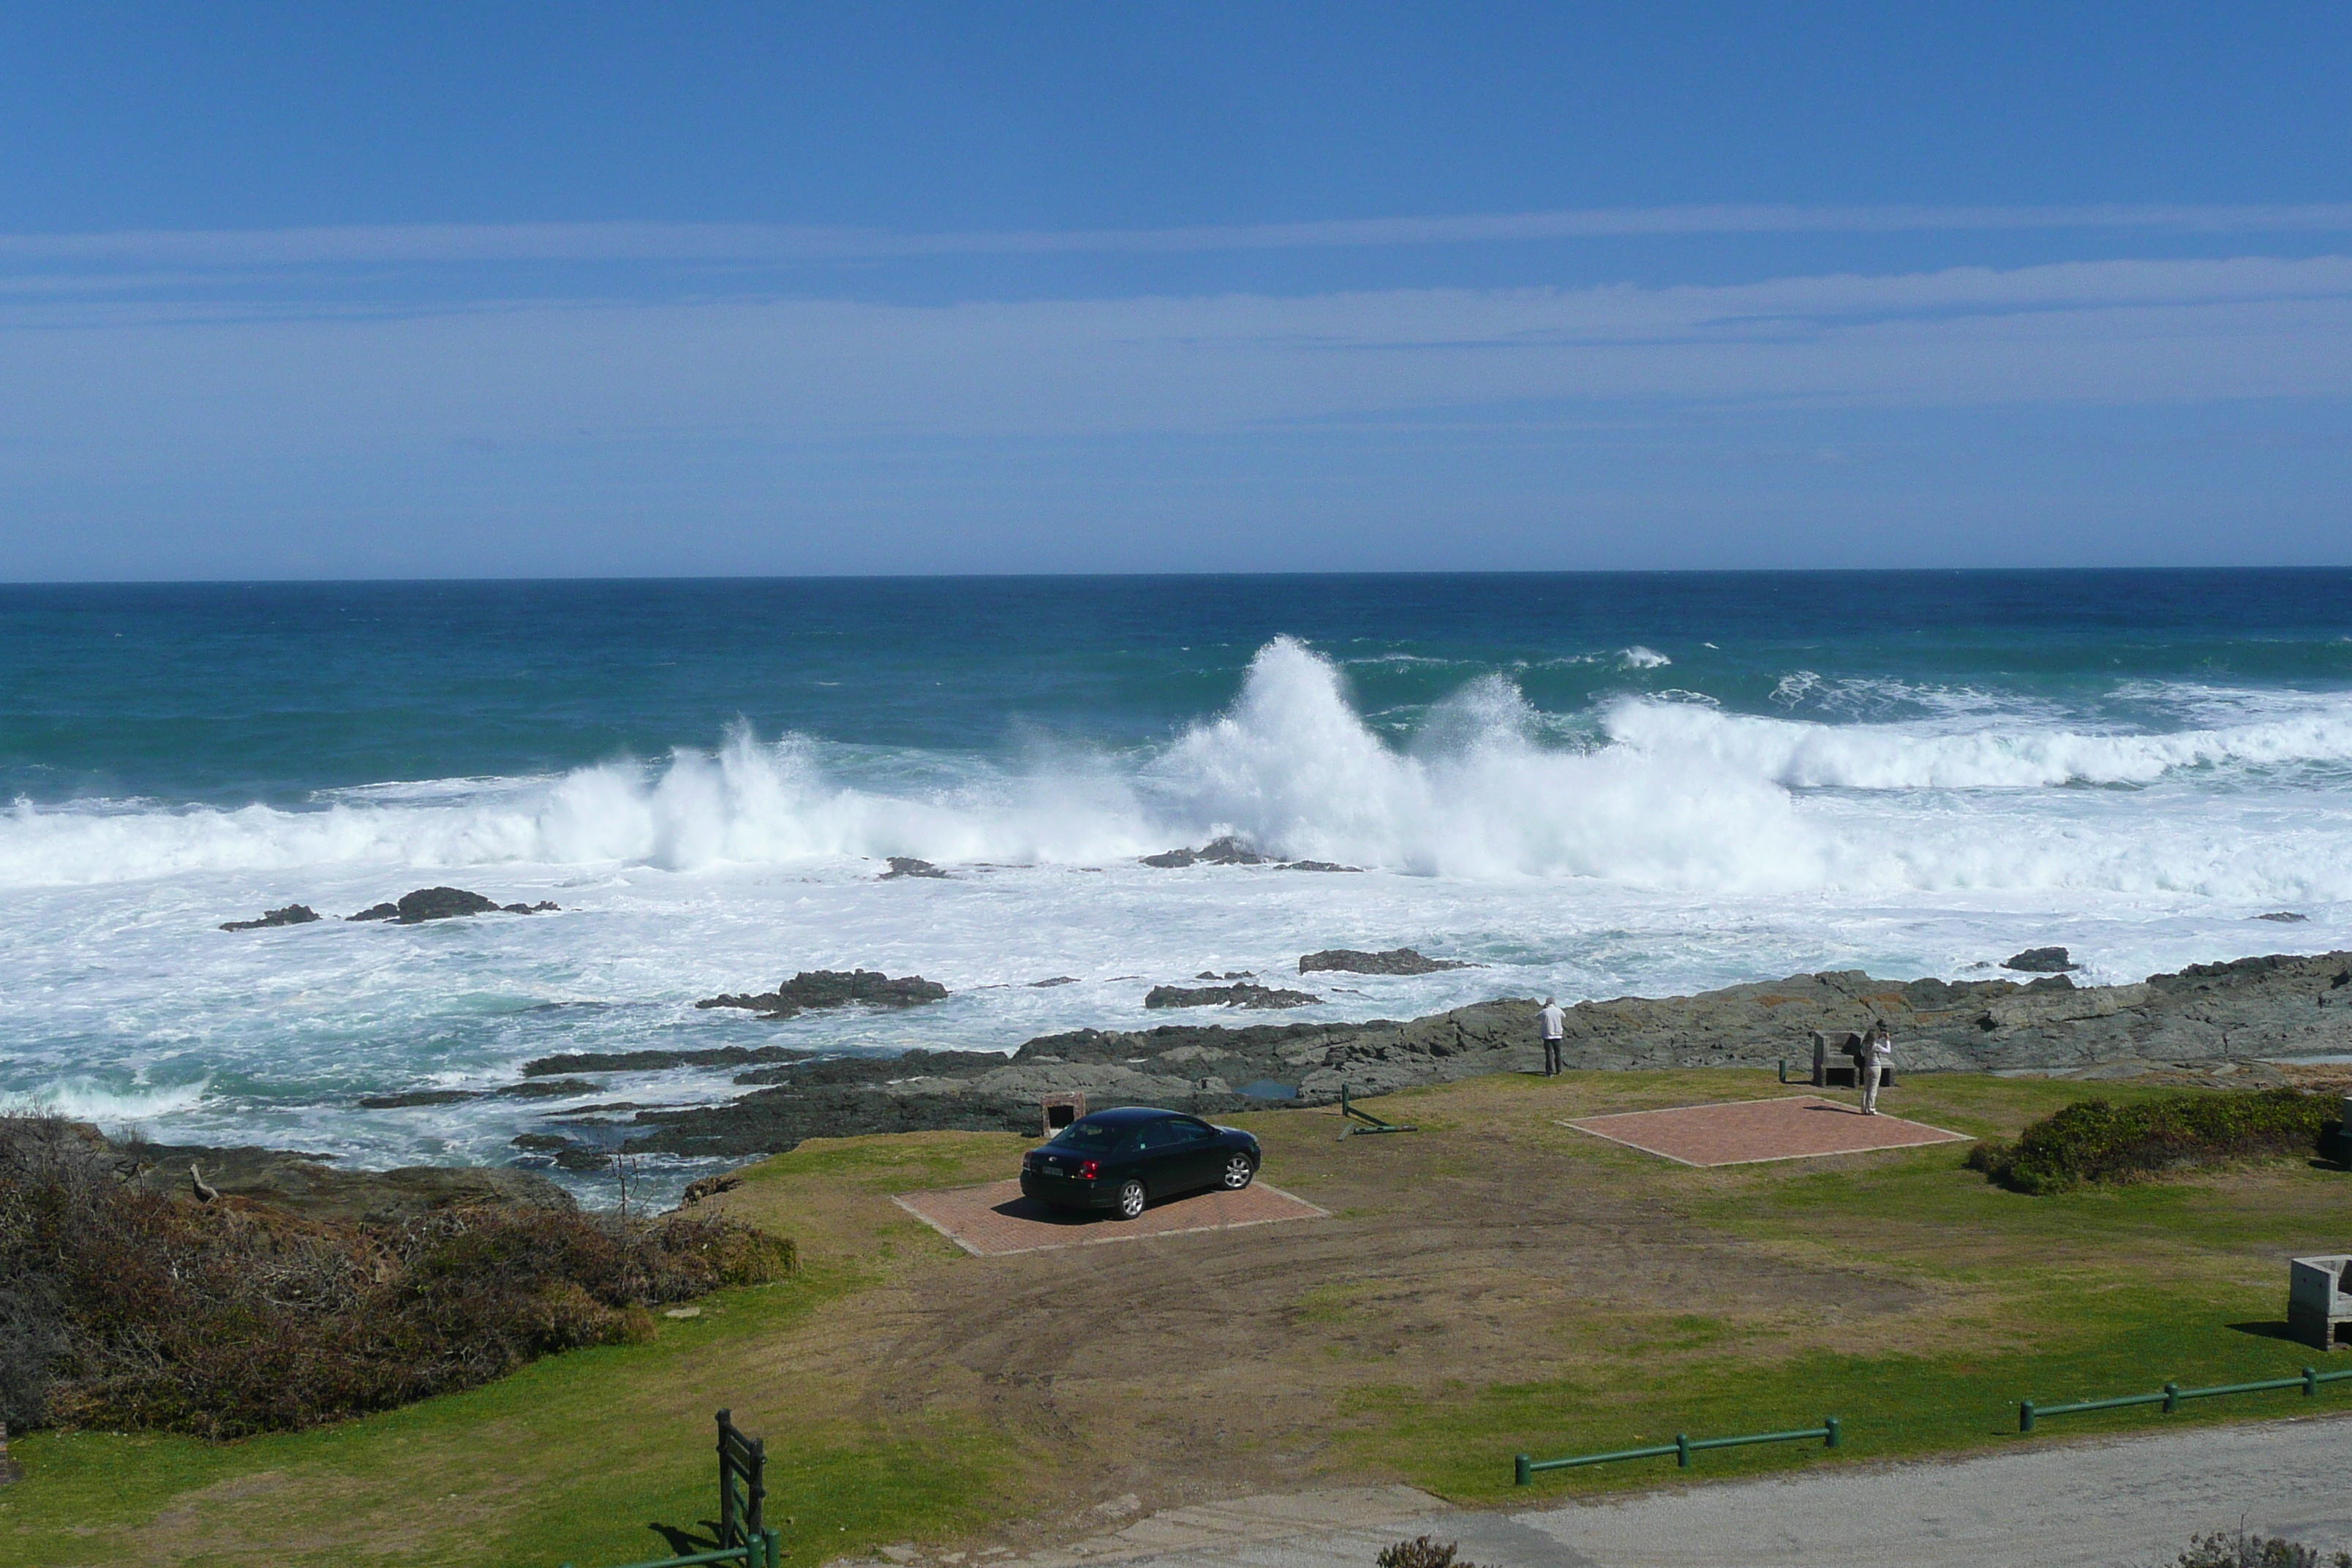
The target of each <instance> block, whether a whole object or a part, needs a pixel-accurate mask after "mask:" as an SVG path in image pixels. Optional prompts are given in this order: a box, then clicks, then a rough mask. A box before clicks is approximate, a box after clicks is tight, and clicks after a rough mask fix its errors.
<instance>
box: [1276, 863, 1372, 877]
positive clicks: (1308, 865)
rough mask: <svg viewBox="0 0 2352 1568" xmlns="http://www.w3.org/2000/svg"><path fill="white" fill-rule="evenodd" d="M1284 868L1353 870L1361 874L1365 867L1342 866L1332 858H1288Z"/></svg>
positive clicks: (1299, 869) (1291, 869)
mask: <svg viewBox="0 0 2352 1568" xmlns="http://www.w3.org/2000/svg"><path fill="white" fill-rule="evenodd" d="M1282 868H1283V869H1284V870H1286V871H1353V872H1355V873H1357V874H1358V875H1361V874H1362V873H1363V869H1364V868H1362V867H1361V866H1341V865H1339V864H1338V863H1336V862H1334V861H1330V860H1286V861H1284V862H1283V863H1282Z"/></svg>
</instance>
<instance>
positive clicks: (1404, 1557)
mask: <svg viewBox="0 0 2352 1568" xmlns="http://www.w3.org/2000/svg"><path fill="white" fill-rule="evenodd" d="M1460 1546H1461V1542H1454V1541H1449V1542H1445V1543H1444V1545H1442V1546H1441V1545H1439V1544H1438V1542H1437V1541H1436V1539H1435V1538H1434V1537H1433V1536H1427V1535H1416V1536H1414V1537H1413V1538H1412V1540H1411V1541H1400V1542H1397V1543H1396V1544H1395V1545H1394V1546H1383V1547H1381V1554H1380V1555H1379V1556H1378V1557H1375V1558H1373V1559H1372V1561H1373V1562H1374V1563H1377V1564H1378V1565H1379V1568H1478V1565H1477V1564H1476V1563H1456V1562H1455V1561H1454V1552H1456V1551H1457V1550H1459V1548H1460Z"/></svg>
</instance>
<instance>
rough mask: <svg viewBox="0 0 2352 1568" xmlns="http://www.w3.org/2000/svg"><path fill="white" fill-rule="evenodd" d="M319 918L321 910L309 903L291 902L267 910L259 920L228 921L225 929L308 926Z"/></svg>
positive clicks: (223, 925) (243, 929)
mask: <svg viewBox="0 0 2352 1568" xmlns="http://www.w3.org/2000/svg"><path fill="white" fill-rule="evenodd" d="M318 918H319V911H318V910H314V909H312V908H311V907H310V905H308V904H289V905H287V906H286V907H285V908H284V909H282V910H265V911H264V912H263V914H262V917H261V918H260V919H259V920H257V921H224V922H223V923H222V925H221V930H223V931H260V930H263V929H264V928H266V927H268V926H306V925H309V924H310V922H311V921H315V920H317V919H318Z"/></svg>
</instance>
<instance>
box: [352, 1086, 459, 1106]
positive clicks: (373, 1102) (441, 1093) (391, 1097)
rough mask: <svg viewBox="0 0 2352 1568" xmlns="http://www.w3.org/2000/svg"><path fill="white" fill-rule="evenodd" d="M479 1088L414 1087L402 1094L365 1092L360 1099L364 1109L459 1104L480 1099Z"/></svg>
mask: <svg viewBox="0 0 2352 1568" xmlns="http://www.w3.org/2000/svg"><path fill="white" fill-rule="evenodd" d="M481 1098H482V1091H481V1090H480V1089H409V1090H406V1091H405V1092H404V1093H401V1094H363V1095H362V1096H360V1099H359V1108H360V1109H361V1110H407V1109H408V1108H409V1107H411V1106H415V1105H458V1104H462V1103H464V1102H465V1101H467V1100H479V1099H481Z"/></svg>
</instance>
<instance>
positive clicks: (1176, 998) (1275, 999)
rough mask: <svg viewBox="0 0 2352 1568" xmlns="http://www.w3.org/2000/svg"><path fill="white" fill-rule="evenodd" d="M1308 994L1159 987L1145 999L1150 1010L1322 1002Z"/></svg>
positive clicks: (1263, 989) (1223, 987)
mask: <svg viewBox="0 0 2352 1568" xmlns="http://www.w3.org/2000/svg"><path fill="white" fill-rule="evenodd" d="M1322 1000H1323V998H1322V997H1320V996H1310V995H1308V994H1307V993H1306V992H1304V991H1276V990H1274V989H1272V988H1271V987H1269V986H1265V985H1251V984H1247V983H1244V984H1239V985H1197V986H1183V985H1155V986H1153V987H1152V988H1151V989H1150V991H1149V992H1148V993H1146V994H1145V995H1144V998H1143V1005H1145V1006H1147V1007H1308V1006H1312V1005H1315V1004H1316V1003H1318V1002H1320V1001H1322Z"/></svg>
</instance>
